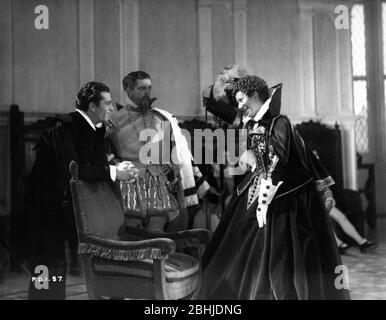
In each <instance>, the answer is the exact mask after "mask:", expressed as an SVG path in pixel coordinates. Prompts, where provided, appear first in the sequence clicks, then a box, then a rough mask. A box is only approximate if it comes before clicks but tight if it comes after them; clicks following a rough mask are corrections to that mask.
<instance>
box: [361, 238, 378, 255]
mask: <svg viewBox="0 0 386 320" xmlns="http://www.w3.org/2000/svg"><path fill="white" fill-rule="evenodd" d="M376 247H378V244H377V243H374V242H371V241H369V240H367V241H366V242H365V243H363V244H361V245H360V246H359V250H360V251H361V252H362V253H366V252H367V250H368V249H370V248H371V249H375V248H376Z"/></svg>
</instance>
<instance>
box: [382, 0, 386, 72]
mask: <svg viewBox="0 0 386 320" xmlns="http://www.w3.org/2000/svg"><path fill="white" fill-rule="evenodd" d="M382 29H383V74H386V2H382Z"/></svg>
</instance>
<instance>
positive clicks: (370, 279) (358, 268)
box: [0, 218, 386, 300]
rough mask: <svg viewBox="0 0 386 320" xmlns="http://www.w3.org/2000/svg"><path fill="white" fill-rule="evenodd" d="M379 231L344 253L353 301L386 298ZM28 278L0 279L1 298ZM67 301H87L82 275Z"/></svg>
mask: <svg viewBox="0 0 386 320" xmlns="http://www.w3.org/2000/svg"><path fill="white" fill-rule="evenodd" d="M378 221H379V222H378V231H377V232H376V234H372V235H371V234H370V235H369V238H371V239H373V240H376V241H378V243H379V247H378V248H376V249H374V250H372V252H369V253H367V254H362V253H360V251H359V250H358V249H357V248H355V247H353V248H350V249H348V251H347V254H345V255H343V256H342V260H343V263H344V265H346V266H347V267H348V270H349V283H348V284H349V289H350V293H351V298H352V299H353V300H386V218H379V219H378ZM28 284H29V277H28V276H27V275H26V274H19V273H9V274H7V275H6V276H5V277H4V279H3V280H1V282H0V300H25V299H27V287H28ZM66 299H68V300H87V299H88V296H87V290H86V285H85V281H84V278H83V277H72V276H68V281H67V298H66Z"/></svg>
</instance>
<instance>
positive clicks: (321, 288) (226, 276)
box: [200, 76, 349, 299]
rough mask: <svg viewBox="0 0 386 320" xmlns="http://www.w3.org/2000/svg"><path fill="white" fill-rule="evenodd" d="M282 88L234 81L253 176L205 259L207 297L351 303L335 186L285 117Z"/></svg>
mask: <svg viewBox="0 0 386 320" xmlns="http://www.w3.org/2000/svg"><path fill="white" fill-rule="evenodd" d="M281 87H282V85H281V84H280V85H277V86H275V87H273V88H271V89H268V86H267V84H266V82H265V81H264V80H263V79H261V78H259V77H257V76H245V77H243V78H241V79H239V80H238V81H237V82H233V84H232V90H233V91H232V92H233V93H232V94H233V97H234V98H235V99H236V101H237V103H238V108H239V110H240V111H241V112H242V114H243V116H242V122H243V125H244V128H246V129H247V131H248V149H247V150H246V151H245V153H244V154H243V155H242V156H241V157H240V165H241V166H244V167H245V168H247V169H248V171H249V172H248V174H247V175H246V177H245V179H244V180H243V181H242V182H241V183H240V184H239V185H238V187H237V190H236V192H235V194H234V195H233V197H232V199H231V201H230V204H229V206H228V208H227V211H226V213H225V215H224V217H223V219H222V220H221V222H220V224H219V226H218V228H217V230H216V232H215V233H214V236H213V238H212V241H211V242H210V244H209V246H208V247H207V250H206V251H205V254H204V256H203V268H204V274H203V280H202V288H201V292H200V298H201V299H348V298H349V294H348V290H347V289H346V288H347V286H346V284H347V283H345V278H344V275H342V274H341V273H339V272H338V271H337V270H340V269H339V268H337V267H339V266H340V265H341V264H342V263H341V260H340V256H339V252H338V248H337V245H336V243H335V240H334V235H333V232H332V229H331V226H330V223H329V218H328V213H327V211H326V207H325V205H324V202H325V201H326V200H327V199H325V198H326V195H328V194H330V193H329V192H328V190H329V189H328V187H329V186H330V185H332V184H333V183H334V181H333V179H332V178H331V177H330V176H329V175H328V173H327V172H326V171H325V169H324V167H323V166H322V165H321V163H320V162H319V161H318V159H317V158H316V157H315V155H314V154H313V153H312V152H310V151H309V150H308V148H307V147H306V146H305V145H304V142H303V140H302V138H301V137H300V135H299V134H298V133H297V132H296V130H295V129H294V127H293V126H292V124H291V122H290V120H289V119H288V118H287V117H286V116H283V115H280V100H281ZM335 272H337V273H335ZM340 272H341V271H340ZM339 276H340V278H339Z"/></svg>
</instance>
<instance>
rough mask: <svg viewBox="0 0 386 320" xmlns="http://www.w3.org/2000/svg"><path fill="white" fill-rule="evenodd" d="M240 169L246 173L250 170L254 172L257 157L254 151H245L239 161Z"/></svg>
mask: <svg viewBox="0 0 386 320" xmlns="http://www.w3.org/2000/svg"><path fill="white" fill-rule="evenodd" d="M239 167H240V169H241V170H243V171H244V172H245V171H247V170H248V169H252V171H254V169H255V167H256V157H255V155H254V153H253V151H252V150H247V151H244V153H243V154H242V155H241V157H240V159H239Z"/></svg>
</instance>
